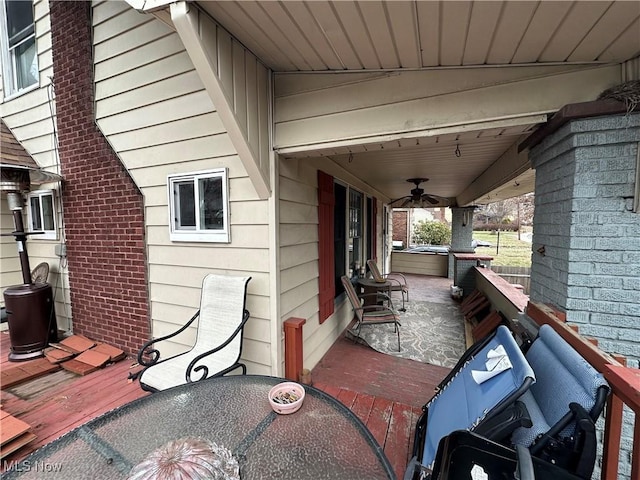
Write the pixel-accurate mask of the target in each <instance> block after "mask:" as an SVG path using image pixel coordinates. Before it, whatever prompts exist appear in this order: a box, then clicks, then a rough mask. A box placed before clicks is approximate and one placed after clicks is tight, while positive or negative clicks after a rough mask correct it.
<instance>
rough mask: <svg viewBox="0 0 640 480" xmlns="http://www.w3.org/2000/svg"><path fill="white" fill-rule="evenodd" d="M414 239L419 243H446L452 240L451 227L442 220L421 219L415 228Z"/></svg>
mask: <svg viewBox="0 0 640 480" xmlns="http://www.w3.org/2000/svg"><path fill="white" fill-rule="evenodd" d="M413 240H414V242H415V243H417V244H427V245H446V244H448V243H450V242H451V229H450V228H449V227H448V226H447V225H446V224H444V223H441V222H430V221H426V220H421V221H419V222H418V223H416V225H415V227H414V228H413Z"/></svg>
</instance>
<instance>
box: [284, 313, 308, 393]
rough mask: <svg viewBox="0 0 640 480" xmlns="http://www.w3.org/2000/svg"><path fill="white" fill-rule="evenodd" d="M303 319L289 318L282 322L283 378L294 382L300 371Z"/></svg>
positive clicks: (301, 364) (301, 365) (302, 358)
mask: <svg viewBox="0 0 640 480" xmlns="http://www.w3.org/2000/svg"><path fill="white" fill-rule="evenodd" d="M305 323H307V321H306V320H305V319H304V318H295V317H291V318H289V319H288V320H285V322H284V376H285V377H286V378H288V379H289V380H292V381H294V382H297V381H298V376H299V375H300V372H301V371H302V367H303V361H304V357H303V356H302V326H303V325H304V324H305Z"/></svg>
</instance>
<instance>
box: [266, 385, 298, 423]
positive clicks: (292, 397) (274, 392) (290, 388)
mask: <svg viewBox="0 0 640 480" xmlns="http://www.w3.org/2000/svg"><path fill="white" fill-rule="evenodd" d="M304 395H305V391H304V387H303V386H302V385H300V384H298V383H295V382H282V383H279V384H278V385H275V386H274V387H273V388H271V390H269V403H270V404H271V408H272V409H273V411H274V412H276V413H279V414H281V415H287V414H289V413H294V412H297V411H298V410H299V409H300V407H301V406H302V402H304Z"/></svg>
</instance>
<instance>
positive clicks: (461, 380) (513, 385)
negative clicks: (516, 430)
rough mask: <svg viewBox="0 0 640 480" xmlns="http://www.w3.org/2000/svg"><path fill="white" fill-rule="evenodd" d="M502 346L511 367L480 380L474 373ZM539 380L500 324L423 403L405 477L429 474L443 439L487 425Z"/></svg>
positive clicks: (465, 355) (465, 356)
mask: <svg viewBox="0 0 640 480" xmlns="http://www.w3.org/2000/svg"><path fill="white" fill-rule="evenodd" d="M500 345H502V346H503V347H504V349H505V351H506V354H507V356H508V358H509V360H510V363H511V365H512V368H509V369H507V370H504V371H502V372H501V373H499V374H497V375H496V376H494V377H493V378H491V379H489V380H487V381H485V382H483V383H480V384H478V383H477V382H476V381H475V380H474V378H473V376H472V371H473V370H476V371H485V370H486V368H487V367H486V362H487V359H488V356H489V352H490V351H495V349H496V348H497V347H498V346H500ZM535 381H536V379H535V375H534V373H533V370H532V369H531V367H530V366H529V364H528V362H527V360H526V359H525V357H524V355H523V354H522V351H521V350H520V347H519V346H518V344H517V343H516V341H515V340H514V338H513V336H512V334H511V332H510V331H509V329H508V328H507V327H505V326H500V327H498V328H497V330H496V331H495V333H494V334H493V335H491V336H489V337H487V338H485V339H484V340H481V341H480V342H478V343H476V344H475V345H473V346H472V347H470V348H469V349H468V350H467V352H465V354H464V355H463V357H462V358H461V359H460V361H459V362H458V365H457V366H456V367H455V368H454V369H453V370H452V372H451V373H450V374H449V375H448V376H447V377H446V378H445V380H444V381H443V382H442V383H441V384H440V386H439V391H438V392H437V393H436V395H434V396H433V398H432V399H431V400H430V401H429V402H428V403H427V404H426V405H425V406H424V407H423V411H424V413H423V414H422V416H421V417H420V419H419V420H418V423H417V425H416V434H415V439H414V448H413V458H412V460H411V462H410V463H409V465H408V467H407V470H406V474H405V478H408V479H410V478H420V477H425V476H427V477H428V476H429V475H430V469H431V468H432V465H433V461H434V459H435V455H436V451H437V448H438V443H439V442H440V439H442V438H443V437H445V436H446V435H449V434H450V433H451V432H453V431H455V430H472V431H473V430H475V429H478V428H482V426H483V425H484V424H485V422H489V421H490V420H491V419H493V418H495V417H496V416H497V415H498V414H501V413H502V412H504V411H506V410H507V408H508V407H510V406H512V405H513V404H514V402H515V401H516V399H517V398H518V397H520V396H521V395H522V394H523V393H524V392H526V391H527V390H528V389H529V387H530V386H531V385H532V384H533V383H535Z"/></svg>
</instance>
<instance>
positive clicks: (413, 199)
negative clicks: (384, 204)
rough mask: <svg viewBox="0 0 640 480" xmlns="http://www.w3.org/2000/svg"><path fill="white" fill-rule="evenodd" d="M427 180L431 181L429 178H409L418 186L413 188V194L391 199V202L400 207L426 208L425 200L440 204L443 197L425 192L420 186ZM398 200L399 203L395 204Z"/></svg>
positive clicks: (432, 203)
mask: <svg viewBox="0 0 640 480" xmlns="http://www.w3.org/2000/svg"><path fill="white" fill-rule="evenodd" d="M427 181H429V179H428V178H408V179H407V182H409V183H414V184H415V186H416V188H412V189H411V195H406V196H404V197H400V198H396V199H394V200H391V202H389V204H390V205H392V206H395V207H399V208H404V207H409V208H424V203H425V202H428V203H430V204H431V205H438V204H439V203H441V198H442V197H436V196H434V195H429V194H427V193H424V189H423V188H420V184H421V183H424V182H427ZM396 202H398V204H397V205H394V204H395V203H396Z"/></svg>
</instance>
